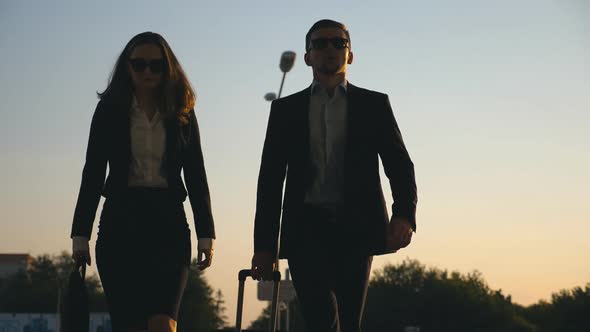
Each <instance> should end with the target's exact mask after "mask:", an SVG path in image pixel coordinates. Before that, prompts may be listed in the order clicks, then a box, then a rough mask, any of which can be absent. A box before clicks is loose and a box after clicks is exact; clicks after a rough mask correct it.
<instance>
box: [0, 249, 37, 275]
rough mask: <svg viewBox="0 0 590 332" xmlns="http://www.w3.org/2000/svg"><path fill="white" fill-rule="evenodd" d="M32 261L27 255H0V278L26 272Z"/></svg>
mask: <svg viewBox="0 0 590 332" xmlns="http://www.w3.org/2000/svg"><path fill="white" fill-rule="evenodd" d="M32 259H33V257H31V256H30V255H29V254H0V278H6V277H8V276H10V275H12V274H15V273H17V272H18V271H26V270H27V269H28V268H29V264H30V263H31V260H32Z"/></svg>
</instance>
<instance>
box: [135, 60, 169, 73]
mask: <svg viewBox="0 0 590 332" xmlns="http://www.w3.org/2000/svg"><path fill="white" fill-rule="evenodd" d="M129 64H131V68H132V69H133V71H134V72H136V73H143V72H144V71H145V69H146V68H147V67H150V71H151V72H152V73H154V74H159V73H161V72H162V71H163V70H164V59H152V60H149V61H148V60H146V59H142V58H135V59H129Z"/></svg>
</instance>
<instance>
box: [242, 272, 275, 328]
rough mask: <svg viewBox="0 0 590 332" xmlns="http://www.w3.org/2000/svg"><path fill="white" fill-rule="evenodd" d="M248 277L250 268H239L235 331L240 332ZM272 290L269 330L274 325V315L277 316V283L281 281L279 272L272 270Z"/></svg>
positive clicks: (250, 273) (250, 274)
mask: <svg viewBox="0 0 590 332" xmlns="http://www.w3.org/2000/svg"><path fill="white" fill-rule="evenodd" d="M248 277H252V270H251V269H244V270H240V272H239V273H238V280H239V287H238V308H237V311H236V332H242V311H243V309H244V284H245V282H246V279H247V278H248ZM272 281H273V282H274V285H273V292H272V304H271V312H270V324H269V327H268V330H269V331H274V330H275V327H276V316H277V308H278V306H277V303H278V298H279V284H280V282H281V272H279V271H273V273H272Z"/></svg>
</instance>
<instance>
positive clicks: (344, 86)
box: [311, 79, 348, 95]
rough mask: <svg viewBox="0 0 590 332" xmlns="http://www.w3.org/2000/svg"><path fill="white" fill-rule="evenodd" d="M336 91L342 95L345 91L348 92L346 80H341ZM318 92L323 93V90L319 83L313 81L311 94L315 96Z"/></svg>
mask: <svg viewBox="0 0 590 332" xmlns="http://www.w3.org/2000/svg"><path fill="white" fill-rule="evenodd" d="M336 89H337V91H340V92H342V94H346V91H348V81H347V80H346V79H344V80H342V82H340V84H338V86H337V87H336ZM320 91H325V89H324V88H323V87H322V86H321V85H320V82H318V81H316V80H313V82H311V94H312V95H315V94H318V93H320Z"/></svg>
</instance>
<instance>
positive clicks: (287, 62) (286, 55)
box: [264, 51, 295, 101]
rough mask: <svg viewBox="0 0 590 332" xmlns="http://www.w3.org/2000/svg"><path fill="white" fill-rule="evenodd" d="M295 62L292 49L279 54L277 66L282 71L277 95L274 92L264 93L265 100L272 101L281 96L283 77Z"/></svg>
mask: <svg viewBox="0 0 590 332" xmlns="http://www.w3.org/2000/svg"><path fill="white" fill-rule="evenodd" d="M294 64H295V52H293V51H285V52H283V54H281V61H280V62H279V68H280V69H281V71H282V72H283V78H282V79H281V87H280V88H279V94H278V96H277V95H276V94H275V93H274V92H269V93H267V94H265V95H264V99H265V100H267V101H273V100H275V99H277V98H281V93H282V92H283V84H285V77H286V76H287V73H288V72H289V71H290V70H291V68H293V65H294Z"/></svg>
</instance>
